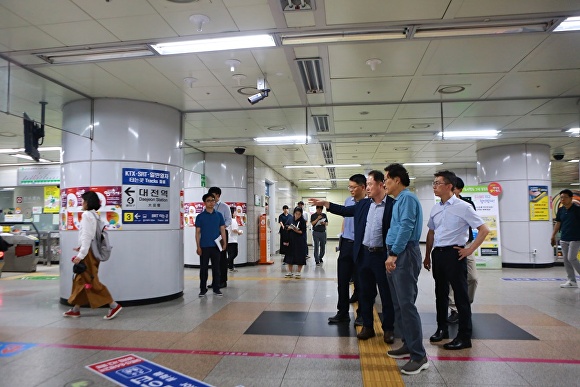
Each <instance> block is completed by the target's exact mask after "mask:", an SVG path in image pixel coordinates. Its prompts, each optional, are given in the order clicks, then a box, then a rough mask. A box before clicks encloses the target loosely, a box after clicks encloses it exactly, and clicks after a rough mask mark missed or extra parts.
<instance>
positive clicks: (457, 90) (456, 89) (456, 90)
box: [437, 85, 465, 94]
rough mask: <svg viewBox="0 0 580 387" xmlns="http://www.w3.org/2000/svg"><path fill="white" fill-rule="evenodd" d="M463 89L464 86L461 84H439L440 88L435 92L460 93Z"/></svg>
mask: <svg viewBox="0 0 580 387" xmlns="http://www.w3.org/2000/svg"><path fill="white" fill-rule="evenodd" d="M463 90H465V87H463V86H459V85H456V86H441V87H440V88H438V89H437V92H438V93H439V94H455V93H461V92H462V91H463Z"/></svg>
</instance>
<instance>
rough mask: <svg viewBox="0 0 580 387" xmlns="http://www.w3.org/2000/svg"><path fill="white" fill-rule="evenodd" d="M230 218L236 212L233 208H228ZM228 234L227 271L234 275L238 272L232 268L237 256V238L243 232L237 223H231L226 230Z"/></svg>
mask: <svg viewBox="0 0 580 387" xmlns="http://www.w3.org/2000/svg"><path fill="white" fill-rule="evenodd" d="M230 210H231V213H232V216H234V213H235V211H236V208H235V207H231V208H230ZM226 230H227V232H228V269H229V271H230V273H234V272H236V271H238V270H237V269H236V268H235V267H234V259H236V257H237V256H238V237H239V236H240V235H242V234H243V233H244V231H243V230H241V229H240V226H239V225H238V222H236V221H232V223H230V227H227V228H226Z"/></svg>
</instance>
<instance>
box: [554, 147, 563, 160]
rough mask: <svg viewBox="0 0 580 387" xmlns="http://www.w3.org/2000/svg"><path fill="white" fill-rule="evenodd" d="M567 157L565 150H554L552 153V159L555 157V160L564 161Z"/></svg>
mask: <svg viewBox="0 0 580 387" xmlns="http://www.w3.org/2000/svg"><path fill="white" fill-rule="evenodd" d="M564 156H565V153H564V150H563V149H554V151H553V152H552V157H554V160H558V161H560V160H563V159H564Z"/></svg>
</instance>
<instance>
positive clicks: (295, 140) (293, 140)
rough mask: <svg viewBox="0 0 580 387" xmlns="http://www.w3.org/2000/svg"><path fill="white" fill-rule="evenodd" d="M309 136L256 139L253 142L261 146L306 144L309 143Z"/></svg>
mask: <svg viewBox="0 0 580 387" xmlns="http://www.w3.org/2000/svg"><path fill="white" fill-rule="evenodd" d="M310 139H311V137H310V136H277V137H256V138H254V141H256V142H257V143H261V144H268V145H272V144H278V145H281V144H306V142H308V141H310Z"/></svg>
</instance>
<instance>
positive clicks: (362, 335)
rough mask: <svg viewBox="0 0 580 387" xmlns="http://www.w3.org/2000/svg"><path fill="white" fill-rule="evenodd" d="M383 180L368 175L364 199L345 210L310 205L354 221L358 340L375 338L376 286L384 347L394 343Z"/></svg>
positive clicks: (387, 201) (388, 210) (390, 201)
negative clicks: (385, 344) (358, 284)
mask: <svg viewBox="0 0 580 387" xmlns="http://www.w3.org/2000/svg"><path fill="white" fill-rule="evenodd" d="M383 180H384V175H383V173H382V172H380V171H371V172H369V174H368V178H367V187H366V190H367V197H366V198H365V199H362V200H360V201H358V202H357V203H356V204H355V205H354V206H350V207H344V206H341V205H339V204H335V203H330V202H327V201H324V200H318V199H310V203H311V204H313V205H317V206H324V207H326V209H327V210H328V212H331V213H333V214H336V215H340V216H344V217H349V216H353V217H354V230H355V231H354V244H353V257H354V259H355V261H356V266H357V269H358V275H359V282H360V289H359V306H360V315H361V316H362V318H363V327H362V330H361V331H360V332H359V334H358V335H357V338H358V339H360V340H367V339H369V338H371V337H374V336H375V330H374V328H373V303H374V299H375V297H376V296H377V286H378V289H379V291H378V293H379V295H380V297H381V303H382V305H383V309H382V312H383V323H382V327H383V334H384V336H383V340H384V341H385V343H387V344H392V343H393V342H394V340H395V336H394V323H395V312H394V309H393V300H392V298H391V292H390V289H389V285H388V282H387V273H386V271H385V261H386V260H387V250H386V245H385V238H386V236H387V231H388V230H389V226H390V224H391V213H392V209H393V203H394V199H393V198H391V197H389V196H387V194H386V192H385V188H384V183H383Z"/></svg>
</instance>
